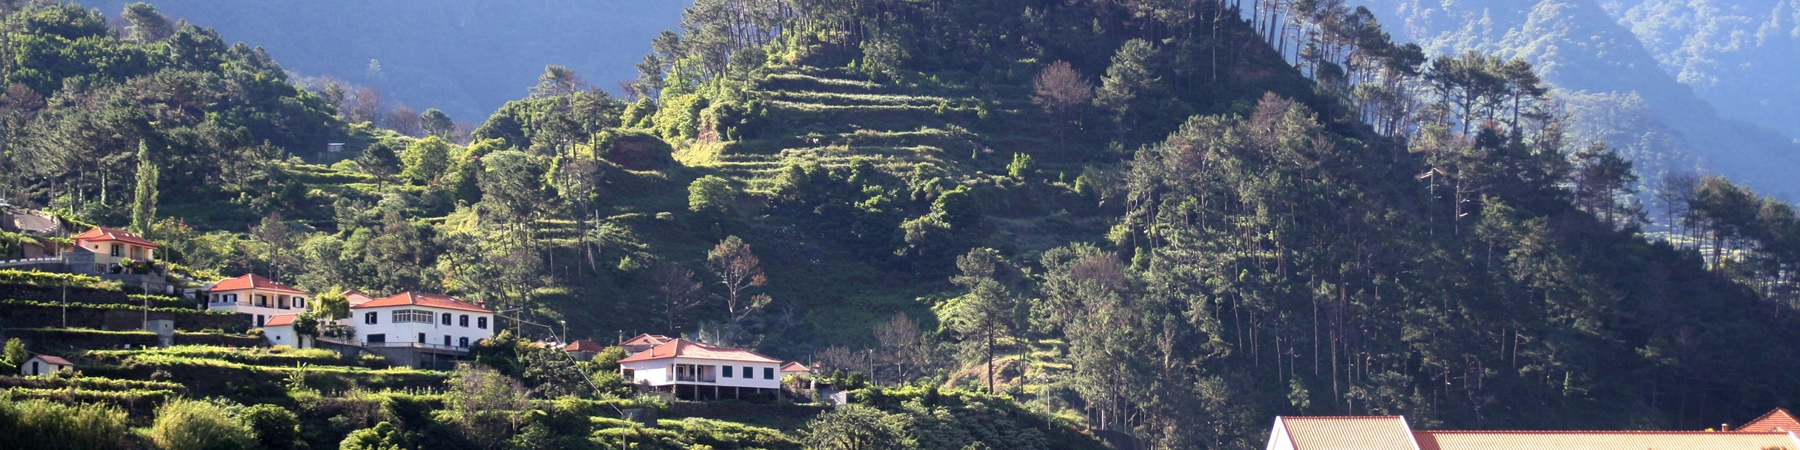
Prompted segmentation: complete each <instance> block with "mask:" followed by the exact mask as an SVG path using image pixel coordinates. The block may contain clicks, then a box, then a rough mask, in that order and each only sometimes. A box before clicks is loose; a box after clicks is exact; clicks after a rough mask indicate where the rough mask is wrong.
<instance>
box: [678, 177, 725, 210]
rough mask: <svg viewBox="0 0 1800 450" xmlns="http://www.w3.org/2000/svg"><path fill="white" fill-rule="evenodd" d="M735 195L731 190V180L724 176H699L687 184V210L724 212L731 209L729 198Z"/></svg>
mask: <svg viewBox="0 0 1800 450" xmlns="http://www.w3.org/2000/svg"><path fill="white" fill-rule="evenodd" d="M736 195H737V194H736V193H735V192H732V189H731V182H729V181H725V179H724V178H719V177H716V176H712V175H707V176H704V177H700V178H699V179H696V180H694V183H693V184H689V185H688V210H691V211H694V212H707V211H717V212H724V211H726V210H729V209H731V200H732V198H733V197H736Z"/></svg>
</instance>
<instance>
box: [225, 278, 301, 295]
mask: <svg viewBox="0 0 1800 450" xmlns="http://www.w3.org/2000/svg"><path fill="white" fill-rule="evenodd" d="M245 289H261V290H265V291H275V292H286V293H290V294H300V295H307V296H310V295H312V293H309V292H306V291H302V290H299V289H294V288H293V287H292V286H288V285H285V284H281V283H276V282H275V280H271V279H268V278H263V276H262V275H257V274H254V273H251V274H245V275H244V276H241V277H237V278H231V279H226V280H225V281H220V282H219V284H215V285H213V287H211V288H208V289H206V292H223V291H241V290H245Z"/></svg>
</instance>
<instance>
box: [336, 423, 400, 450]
mask: <svg viewBox="0 0 1800 450" xmlns="http://www.w3.org/2000/svg"><path fill="white" fill-rule="evenodd" d="M338 448H339V449H340V450H413V448H414V447H413V445H412V441H411V440H408V439H407V438H406V434H405V433H402V432H401V431H400V429H398V428H395V427H394V424H391V423H388V422H381V423H378V424H375V426H373V427H369V428H364V429H361V430H356V431H353V432H351V433H350V435H349V436H345V437H344V441H343V442H341V443H339V444H338Z"/></svg>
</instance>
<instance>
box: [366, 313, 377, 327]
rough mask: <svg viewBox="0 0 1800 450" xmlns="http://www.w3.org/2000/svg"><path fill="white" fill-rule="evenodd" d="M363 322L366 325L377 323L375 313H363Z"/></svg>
mask: <svg viewBox="0 0 1800 450" xmlns="http://www.w3.org/2000/svg"><path fill="white" fill-rule="evenodd" d="M363 324H364V325H374V324H375V313H374V312H369V313H367V314H363Z"/></svg>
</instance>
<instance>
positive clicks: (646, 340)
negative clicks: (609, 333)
mask: <svg viewBox="0 0 1800 450" xmlns="http://www.w3.org/2000/svg"><path fill="white" fill-rule="evenodd" d="M666 342H669V337H668V336H663V335H660V334H649V333H645V334H640V335H637V337H633V338H631V339H626V340H625V342H620V343H619V345H622V346H624V345H630V346H637V345H649V346H657V345H663V343H666Z"/></svg>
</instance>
